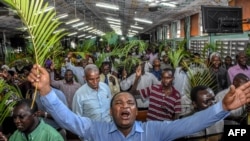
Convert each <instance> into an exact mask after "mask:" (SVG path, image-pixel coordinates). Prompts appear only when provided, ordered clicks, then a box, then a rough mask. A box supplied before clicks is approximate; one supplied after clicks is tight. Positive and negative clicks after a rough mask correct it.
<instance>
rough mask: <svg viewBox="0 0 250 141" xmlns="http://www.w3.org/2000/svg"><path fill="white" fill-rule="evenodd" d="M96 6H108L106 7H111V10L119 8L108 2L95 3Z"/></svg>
mask: <svg viewBox="0 0 250 141" xmlns="http://www.w3.org/2000/svg"><path fill="white" fill-rule="evenodd" d="M96 6H98V7H102V8H108V9H113V10H119V7H118V6H116V5H113V4H108V3H102V2H100V3H96Z"/></svg>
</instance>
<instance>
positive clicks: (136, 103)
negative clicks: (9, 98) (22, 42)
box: [0, 50, 250, 141]
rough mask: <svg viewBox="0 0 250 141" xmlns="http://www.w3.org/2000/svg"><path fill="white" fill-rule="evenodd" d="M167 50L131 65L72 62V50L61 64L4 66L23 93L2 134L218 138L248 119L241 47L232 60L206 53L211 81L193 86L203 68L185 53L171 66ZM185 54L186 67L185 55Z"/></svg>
mask: <svg viewBox="0 0 250 141" xmlns="http://www.w3.org/2000/svg"><path fill="white" fill-rule="evenodd" d="M166 51H167V50H163V52H157V51H155V50H148V51H147V52H146V53H145V54H141V55H138V58H139V59H141V62H140V63H138V64H137V65H136V66H134V69H133V71H132V72H128V70H126V69H122V70H121V69H120V68H115V66H114V63H113V61H112V58H107V59H105V60H104V61H103V62H102V65H101V66H100V67H98V66H97V65H95V64H94V63H95V62H94V60H95V59H93V58H94V57H93V58H88V57H86V58H80V59H78V63H73V62H71V60H72V57H73V56H72V53H69V54H68V55H67V56H66V58H65V62H64V63H65V65H64V66H63V67H62V68H61V70H60V71H56V70H55V68H54V65H53V60H51V62H52V63H50V64H49V65H46V66H39V65H37V64H35V65H33V64H29V65H27V66H23V67H21V66H20V64H18V65H17V66H15V67H12V68H10V67H9V66H8V65H7V64H5V65H2V66H1V73H0V77H1V79H4V80H5V81H6V82H7V83H8V84H10V85H13V86H15V87H17V88H18V89H20V90H21V93H22V96H23V100H20V101H18V102H17V104H16V105H15V106H14V109H13V112H12V115H11V116H10V117H8V118H6V119H8V120H6V121H5V122H13V123H14V124H13V125H14V126H13V127H12V128H13V130H11V131H7V130H6V127H4V126H3V125H2V129H1V130H2V132H0V140H1V139H2V140H4V141H7V140H10V141H17V140H18V141H25V140H31V139H32V140H37V141H39V140H46V141H56V140H58V141H59V140H60V141H63V140H64V141H66V140H67V133H68V132H70V133H73V134H75V135H76V136H77V137H78V138H79V140H82V141H98V140H102V141H103V140H105V141H108V140H122V139H130V140H133V141H146V140H149V141H152V140H154V141H157V140H159V141H173V140H176V141H177V140H178V141H196V140H197V141H198V140H199V139H201V138H206V139H208V140H212V141H220V140H223V136H222V135H223V131H224V130H223V128H224V125H235V124H237V125H239V124H247V123H246V121H245V120H244V118H246V116H245V115H246V112H247V110H248V108H247V106H248V105H247V103H248V102H250V87H249V86H250V82H248V81H249V77H250V68H249V66H248V65H247V63H246V62H247V56H246V54H245V53H244V52H239V53H238V54H237V55H236V59H235V62H234V63H233V62H232V58H231V57H230V56H227V57H225V58H222V56H221V55H220V54H219V53H217V52H213V53H211V54H210V55H209V57H208V58H207V61H206V63H204V64H202V65H206V68H207V70H208V71H209V74H210V75H209V76H210V79H212V80H213V81H212V83H211V84H209V85H197V86H195V87H192V86H191V82H190V75H189V73H188V72H190V71H192V72H195V71H197V67H198V68H199V70H200V69H204V67H200V66H197V64H195V62H192V59H193V58H192V57H190V58H183V59H182V61H181V62H180V64H179V66H178V67H177V68H173V66H172V65H171V62H170V61H169V59H168V56H167V53H166ZM195 55H196V57H197V56H198V58H199V57H200V56H199V54H195ZM96 57H98V56H96ZM193 57H194V56H193ZM223 60H224V61H223ZM188 61H189V62H191V63H190V64H189V66H188V68H187V66H185V65H183V62H188ZM198 65H201V64H198ZM201 71H203V70H201ZM56 72H60V73H61V74H59V75H58V74H56ZM58 76H59V78H58ZM35 88H37V90H38V94H37V96H36V95H34V93H35ZM32 99H35V104H34V106H31V101H32ZM142 110H146V111H147V115H146V117H145V121H138V120H136V119H137V118H136V117H137V116H138V112H139V111H142ZM208 115H209V116H208ZM9 118H11V119H12V120H9ZM204 119H205V120H204ZM197 122H199V124H196V123H197ZM5 125H6V124H5ZM9 125H10V124H9ZM8 128H10V127H8ZM187 129H188V130H187Z"/></svg>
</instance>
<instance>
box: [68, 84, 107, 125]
mask: <svg viewBox="0 0 250 141" xmlns="http://www.w3.org/2000/svg"><path fill="white" fill-rule="evenodd" d="M110 101H111V92H110V89H109V87H108V85H107V84H105V83H103V82H99V88H98V90H94V89H92V88H90V87H89V86H88V84H87V83H86V84H84V85H83V86H81V87H80V88H79V89H78V90H77V91H76V93H75V95H74V98H73V102H72V111H73V112H74V113H76V114H78V115H80V116H85V117H89V118H91V119H93V120H97V121H108V122H110V121H111V117H110V115H109V104H110Z"/></svg>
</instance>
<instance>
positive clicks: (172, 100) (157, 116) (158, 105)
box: [140, 84, 181, 121]
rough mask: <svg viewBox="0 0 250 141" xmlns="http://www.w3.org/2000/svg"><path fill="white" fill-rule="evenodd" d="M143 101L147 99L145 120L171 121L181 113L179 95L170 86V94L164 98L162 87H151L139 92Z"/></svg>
mask: <svg viewBox="0 0 250 141" xmlns="http://www.w3.org/2000/svg"><path fill="white" fill-rule="evenodd" d="M140 94H141V96H142V98H143V99H146V98H149V107H148V113H147V120H160V121H162V120H173V118H174V115H175V114H177V113H180V112H181V96H180V93H179V92H178V91H177V90H176V89H175V88H174V87H173V86H172V93H171V94H170V95H168V96H166V95H165V94H164V92H163V89H162V85H161V84H160V85H152V86H150V87H146V88H145V89H141V90H140Z"/></svg>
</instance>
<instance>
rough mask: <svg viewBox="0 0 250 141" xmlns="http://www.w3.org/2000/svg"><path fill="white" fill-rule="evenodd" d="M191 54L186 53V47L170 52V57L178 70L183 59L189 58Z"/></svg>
mask: <svg viewBox="0 0 250 141" xmlns="http://www.w3.org/2000/svg"><path fill="white" fill-rule="evenodd" d="M188 56H189V54H188V53H187V52H186V50H185V49H184V47H179V48H178V49H177V50H169V51H168V57H169V60H170V62H171V63H172V65H173V67H174V68H176V67H178V66H179V64H180V62H181V60H182V58H184V57H188Z"/></svg>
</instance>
